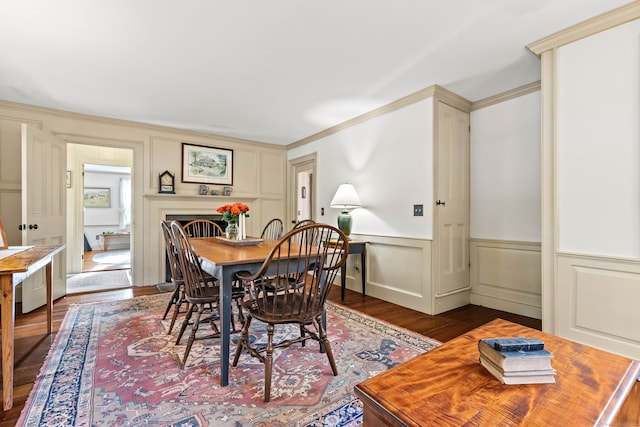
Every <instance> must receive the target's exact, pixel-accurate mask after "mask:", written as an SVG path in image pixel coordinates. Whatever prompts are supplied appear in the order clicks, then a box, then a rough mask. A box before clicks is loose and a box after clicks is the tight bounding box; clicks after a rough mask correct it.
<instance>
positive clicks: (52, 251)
mask: <svg viewBox="0 0 640 427" xmlns="http://www.w3.org/2000/svg"><path fill="white" fill-rule="evenodd" d="M63 249H64V245H55V246H29V247H25V248H24V249H22V250H19V251H17V252H15V253H13V254H11V255H10V256H8V257H6V258H2V259H0V291H1V292H2V299H1V306H2V310H1V311H2V316H1V321H2V409H3V410H4V411H8V410H9V409H11V408H12V407H13V369H14V366H13V365H14V360H13V356H14V354H13V352H14V327H15V307H14V294H15V288H16V286H18V285H19V284H20V283H22V281H24V280H25V279H26V278H27V277H29V276H31V275H33V274H35V272H36V271H38V270H40V269H42V268H44V269H45V284H46V308H47V334H51V333H52V332H53V321H52V313H53V292H52V289H51V287H52V282H53V269H52V264H53V258H54V256H55V255H57V254H58V253H60V252H61V251H62V250H63ZM7 251H11V248H9V249H8V250H7Z"/></svg>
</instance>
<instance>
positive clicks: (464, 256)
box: [434, 102, 470, 295]
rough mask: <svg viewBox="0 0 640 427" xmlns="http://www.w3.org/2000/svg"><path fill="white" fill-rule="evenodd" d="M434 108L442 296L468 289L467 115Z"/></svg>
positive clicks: (439, 286)
mask: <svg viewBox="0 0 640 427" xmlns="http://www.w3.org/2000/svg"><path fill="white" fill-rule="evenodd" d="M437 108H438V113H437V119H438V124H437V126H438V127H437V129H438V135H437V138H436V142H435V143H436V146H435V150H436V153H435V158H436V162H435V165H434V170H435V177H436V191H435V198H436V202H435V204H436V206H434V221H435V225H436V227H435V236H434V238H435V245H436V248H435V249H436V250H435V254H436V260H435V261H436V262H435V263H434V267H435V282H436V283H435V289H436V295H446V294H448V293H451V292H455V291H457V290H460V289H464V288H467V287H468V286H469V175H470V172H469V167H470V165H469V114H468V113H465V112H462V111H460V110H457V109H455V108H453V107H450V106H449V105H446V104H444V103H442V102H438V106H437Z"/></svg>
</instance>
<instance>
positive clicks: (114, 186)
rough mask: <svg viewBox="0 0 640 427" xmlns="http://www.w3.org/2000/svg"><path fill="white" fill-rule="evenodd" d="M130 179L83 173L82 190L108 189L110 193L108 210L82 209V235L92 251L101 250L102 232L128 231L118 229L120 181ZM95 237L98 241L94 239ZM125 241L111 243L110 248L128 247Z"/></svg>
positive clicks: (111, 175)
mask: <svg viewBox="0 0 640 427" xmlns="http://www.w3.org/2000/svg"><path fill="white" fill-rule="evenodd" d="M121 178H131V175H129V174H117V173H101V172H85V173H84V188H85V189H86V188H108V189H110V191H111V206H110V207H108V208H87V207H85V208H84V234H85V236H87V239H88V240H89V244H90V245H91V248H92V250H102V249H103V241H102V237H101V235H102V233H103V232H118V231H130V230H129V229H128V228H127V229H126V230H121V229H120V179H121ZM96 236H97V237H98V239H96ZM128 246H129V244H128V242H127V241H126V240H125V239H119V240H118V241H113V242H112V244H110V245H109V247H110V248H121V247H128Z"/></svg>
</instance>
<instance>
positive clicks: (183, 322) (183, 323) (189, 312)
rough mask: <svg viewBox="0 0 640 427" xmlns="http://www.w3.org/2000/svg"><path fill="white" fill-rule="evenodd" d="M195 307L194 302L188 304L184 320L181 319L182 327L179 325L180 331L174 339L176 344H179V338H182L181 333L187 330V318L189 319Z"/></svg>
mask: <svg viewBox="0 0 640 427" xmlns="http://www.w3.org/2000/svg"><path fill="white" fill-rule="evenodd" d="M195 309H196V305H195V304H191V305H190V306H189V310H188V311H187V314H185V316H184V320H183V321H182V327H180V333H179V334H178V338H177V339H176V345H179V344H180V340H181V339H182V334H184V331H186V330H187V325H188V324H189V320H190V319H191V315H192V314H193V310H195ZM198 317H199V316H198Z"/></svg>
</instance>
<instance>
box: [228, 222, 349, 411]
mask: <svg viewBox="0 0 640 427" xmlns="http://www.w3.org/2000/svg"><path fill="white" fill-rule="evenodd" d="M329 241H331V245H328V244H327V243H328V242H329ZM348 253H349V242H348V240H347V238H346V236H345V235H344V234H343V233H342V232H341V231H340V230H338V229H337V228H335V227H332V226H330V225H327V224H313V225H308V226H305V227H300V228H296V229H294V230H291V231H290V232H289V233H287V234H286V235H285V236H284V237H282V238H281V239H280V240H279V241H278V244H277V245H276V246H275V247H274V248H273V249H272V250H271V252H270V253H269V255H268V256H267V258H266V260H265V261H264V263H263V264H262V267H261V268H260V269H259V270H258V271H257V272H256V273H255V274H250V273H248V272H243V273H239V274H238V276H239V278H240V280H241V281H242V283H243V284H244V286H245V287H246V288H247V289H248V291H249V292H248V293H249V299H247V301H245V303H244V304H243V306H244V309H245V310H246V312H247V314H246V319H245V322H244V326H243V328H242V334H241V336H240V339H239V340H238V344H237V346H236V352H235V356H234V358H233V366H234V367H235V366H237V364H238V360H239V358H240V354H241V353H242V351H243V350H247V351H248V353H249V354H250V355H251V356H253V357H256V358H257V359H258V360H260V361H261V362H262V363H264V365H265V372H264V378H265V384H264V401H265V402H269V400H270V399H271V376H272V370H273V351H274V349H276V348H286V347H289V346H291V345H292V344H295V343H298V342H299V343H301V345H302V346H304V345H305V342H306V341H307V340H308V339H313V340H315V341H317V342H318V343H319V345H320V350H321V351H325V352H326V354H327V357H328V359H329V364H330V365H331V370H332V372H333V375H334V376H335V375H338V369H337V367H336V363H335V360H334V357H333V353H332V351H331V345H330V344H329V341H328V339H327V331H326V328H325V325H324V324H323V322H324V320H325V302H326V299H327V295H328V293H329V290H330V289H331V285H332V284H333V281H334V279H335V278H336V274H337V272H338V270H340V267H342V264H344V263H345V262H346V260H347V254H348ZM294 277H295V278H297V279H296V280H292V278H294ZM253 319H257V320H259V321H261V322H264V323H266V324H267V343H266V346H265V345H255V344H254V343H252V342H251V339H250V336H249V327H250V326H251V321H252V320H253ZM283 324H296V325H299V326H300V331H301V334H300V336H299V337H298V338H292V339H286V340H283V341H280V342H277V343H274V342H273V341H274V340H273V337H274V330H275V327H276V325H283ZM301 363H303V362H301Z"/></svg>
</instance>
